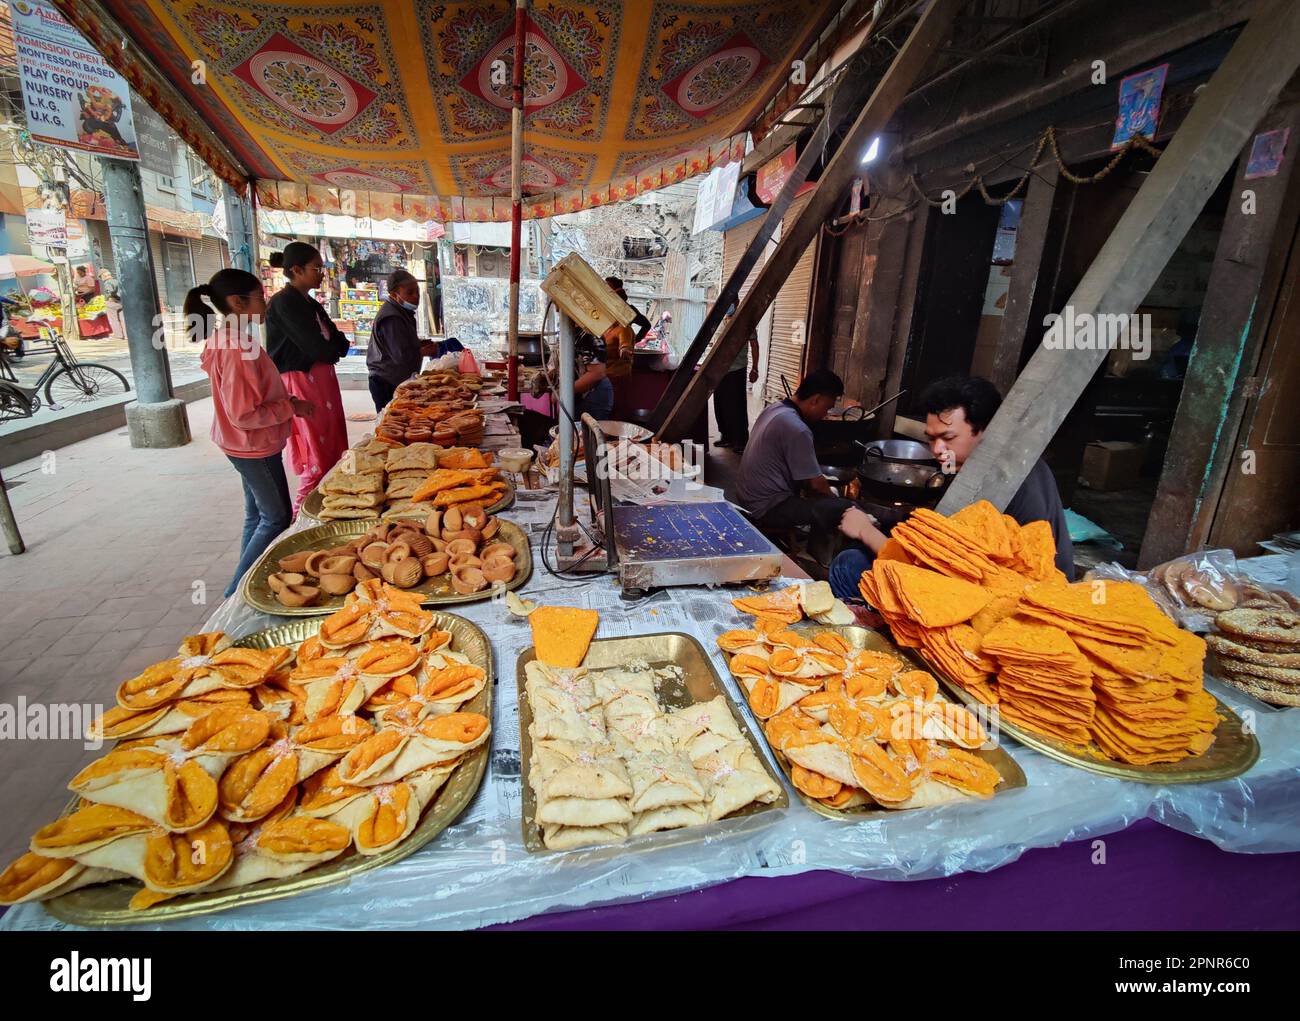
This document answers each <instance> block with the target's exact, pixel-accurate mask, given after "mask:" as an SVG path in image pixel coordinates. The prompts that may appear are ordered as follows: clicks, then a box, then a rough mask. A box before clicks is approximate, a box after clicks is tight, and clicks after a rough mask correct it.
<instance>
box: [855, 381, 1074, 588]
mask: <svg viewBox="0 0 1300 1021" xmlns="http://www.w3.org/2000/svg"><path fill="white" fill-rule="evenodd" d="M1001 405H1002V395H1001V394H1000V393H998V390H997V387H995V386H994V385H993V384H992V383H990V382H989V381H988V380H987V379H981V378H980V377H978V376H969V377H968V376H953V377H951V378H949V379H941V380H938V381H937V382H934V383H931V384H930V385H929V386H928V387H926V388H925V391H924V392H923V393H922V394H921V410H922V411H924V412H925V434H926V436H927V438H928V439H929V440H930V449H931V450H932V451H933V452H934V456H935V457H936V458H938V459H939V463H940V464H941V465H942V466H943V468H944V471H946V472H955V471H957V470H958V469H959V468H960V467H961V466H962V465H963V464H965V463H966V459H967V458H969V457H970V455H971V454H973V453H974V452H975V448H976V447H978V446H979V445H980V443H981V441H982V440H983V439H984V430H985V429H986V428H988V424H989V422H991V421H992V420H993V415H994V414H995V413H996V412H997V410H998V408H999V407H1000V406H1001ZM1006 513H1007V514H1008V515H1010V516H1011V517H1013V518H1015V520H1016V521H1017V523H1019V524H1021V525H1027V524H1029V523H1030V522H1031V521H1046V522H1047V523H1048V524H1049V525H1051V526H1052V538H1053V539H1054V540H1056V566H1057V568H1058V569H1059V570H1060V571H1061V572H1062V573H1063V574H1064V575H1065V576H1066V578H1068V579H1069V580H1070V581H1074V546H1073V544H1072V543H1071V542H1070V530H1069V528H1068V527H1067V525H1066V522H1065V508H1064V506H1062V504H1061V493H1060V491H1059V490H1058V489H1057V488H1056V479H1055V478H1053V476H1052V470H1051V469H1050V468H1048V467H1047V464H1046V462H1044V461H1043V460H1042V458H1039V460H1038V461H1037V462H1035V464H1034V466H1033V468H1031V469H1030V470H1029V475H1028V476H1027V477H1026V478H1025V481H1024V482H1022V483H1021V484H1020V488H1019V489H1018V490H1016V495H1015V496H1013V497H1012V498H1011V502H1010V503H1008V504H1007V509H1006ZM843 531H844V533H845V534H846V535H848V536H849V537H851V538H853V539H856V540H857V541H858V542H859V543H860V544H861V545H859V546H855V547H853V548H850V549H846V550H844V551H843V552H842V553H840V554H839V555H838V556H836V558H835V559H834V560H832V561H831V567H830V583H831V589H832V591H834V592H835V594H836V595H837V596H838V597H839V598H840V599H858V598H859V595H858V579H859V578H861V577H862V572H863V571H865V570H867V569H868V568H870V567H871V564H872V562H873V561H874V560H875V556H876V554H877V553H879V552H880V547H881V546H883V545H884V544H885V538H886V537H885V534H884V533H883V532H881V531H880V529H878V528H877V527H876V526H875V523H874V522H873V521H872V520H871V517H870V515H868V514H866V513H865V512H864V511H862V510H859V509H856V508H855V509H854V510H852V511H849V512H848V513H847V514H845V515H844V523H843Z"/></svg>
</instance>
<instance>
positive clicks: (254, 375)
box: [185, 269, 315, 596]
mask: <svg viewBox="0 0 1300 1021" xmlns="http://www.w3.org/2000/svg"><path fill="white" fill-rule="evenodd" d="M213 309H215V310H216V312H215V314H214V312H213ZM265 312H266V297H265V295H264V294H263V293H262V283H261V281H260V280H258V279H257V277H255V276H253V274H252V273H247V272H245V271H244V270H242V269H223V270H219V271H218V272H217V273H216V274H215V275H214V276H213V277H212V279H211V280H210V281H209V282H208V283H206V284H202V285H200V286H198V287H195V288H194V289H193V290H191V291H190V292H189V294H187V295H186V296H185V316H186V321H187V322H190V323H195V324H198V325H199V330H200V332H201V334H202V335H203V337H204V338H205V339H206V342H205V343H204V345H203V354H202V355H201V356H200V363H201V364H202V365H203V371H204V372H206V373H207V374H208V377H209V378H210V379H211V380H212V442H213V443H215V444H216V445H217V446H218V447H219V448H221V452H222V453H223V454H225V455H226V457H227V458H228V459H229V461H230V463H231V464H232V465H233V466H234V468H235V471H237V472H238V473H239V476H240V478H241V479H242V481H243V484H244V534H243V538H242V539H241V540H240V543H239V566H238V567H237V568H236V569H235V576H234V577H233V578H232V579H231V580H230V585H229V587H227V589H226V595H227V596H230V595H232V594H234V591H235V588H236V586H237V585H238V584H239V579H240V578H242V577H243V576H244V572H246V571H247V570H248V569H249V568H250V567H252V566H253V564H255V563H256V562H257V561H258V558H260V557H261V555H262V553H263V552H264V551H265V550H266V547H267V546H269V545H270V544H271V540H272V539H274V538H275V537H276V536H277V535H279V534H280V533H281V532H283V531H284V530H285V529H286V528H288V527H289V522H290V521H291V520H292V511H291V510H290V505H289V482H288V480H287V479H286V478H285V475H284V461H283V459H282V457H281V454H282V453H283V451H284V447H285V444H286V443H287V442H288V440H289V433H290V432H291V430H292V428H293V426H292V423H294V422H297V421H298V420H299V419H300V418H303V419H305V418H310V417H311V416H312V413H313V412H314V411H315V408H314V407H313V405H312V403H311V402H310V401H304V400H300V399H299V398H297V397H294V396H292V395H291V394H290V393H289V391H288V390H286V389H285V385H284V382H283V380H282V378H281V376H280V373H279V372H277V371H276V367H275V363H274V362H272V361H271V358H270V356H269V355H268V354H267V353H266V352H265V351H264V350H263V349H262V346H261V344H259V343H258V342H257V336H256V334H257V332H258V331H257V330H256V329H255V326H256V324H257V323H258V321H259V320H260V319H261V318H262V316H263V315H264V314H265Z"/></svg>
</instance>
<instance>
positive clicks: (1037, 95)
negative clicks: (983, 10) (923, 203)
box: [895, 0, 1272, 163]
mask: <svg viewBox="0 0 1300 1021" xmlns="http://www.w3.org/2000/svg"><path fill="white" fill-rule="evenodd" d="M1271 2H1272V0H1224V2H1222V3H1212V4H1202V5H1201V9H1200V10H1194V11H1189V8H1191V5H1189V4H1188V3H1187V2H1186V0H1159V3H1144V4H1141V5H1135V4H1131V3H1127V2H1125V0H1114V2H1113V3H1111V4H1110V5H1109V10H1102V9H1099V8H1098V7H1094V8H1091V9H1085V10H1083V11H1082V12H1078V16H1077V21H1078V23H1077V24H1073V23H1071V21H1069V20H1067V21H1066V22H1063V23H1061V24H1058V25H1057V26H1055V32H1056V33H1057V35H1058V36H1059V37H1060V40H1061V43H1062V44H1063V45H1064V46H1068V47H1069V48H1070V50H1072V51H1074V54H1075V55H1074V56H1073V58H1072V59H1070V61H1069V63H1068V64H1067V65H1066V66H1064V67H1061V68H1051V69H1049V70H1050V72H1051V73H1050V74H1048V75H1045V76H1040V77H1039V78H1038V79H1037V80H1035V81H1033V83H1032V84H1027V85H1025V86H1024V87H1020V88H1017V87H1016V85H1008V84H1007V82H1006V81H1005V80H1003V81H999V80H998V77H999V76H998V75H997V74H996V73H995V72H992V71H990V69H988V68H985V69H983V73H981V74H978V75H976V79H977V80H976V81H974V82H968V81H960V82H959V83H958V84H957V85H955V86H954V87H953V92H954V94H955V95H957V96H958V97H960V98H961V99H964V100H965V103H962V104H961V105H969V106H970V108H971V112H969V113H964V112H958V113H957V114H956V115H955V116H953V115H951V114H948V115H945V116H944V117H943V122H942V123H941V124H940V125H939V126H938V127H936V129H935V130H933V131H930V132H929V133H927V134H924V135H921V136H919V137H915V138H912V139H910V140H909V141H908V142H907V144H906V145H905V146H904V147H903V148H902V150H901V151H900V152H899V153H898V154H897V155H896V157H895V158H896V159H898V160H902V161H904V162H907V163H913V162H916V161H917V160H918V157H920V156H921V154H922V153H927V152H930V151H931V150H933V149H938V148H941V147H947V146H950V145H952V143H953V142H955V141H956V140H957V139H960V138H965V137H967V136H969V135H973V134H975V133H976V132H982V131H984V130H985V129H987V128H990V127H992V126H994V125H998V124H1001V123H1002V122H1004V121H1008V120H1013V119H1015V118H1018V117H1021V116H1024V115H1025V114H1027V113H1029V112H1030V111H1033V110H1035V109H1037V108H1038V107H1041V106H1045V105H1047V104H1048V103H1052V102H1055V101H1056V100H1059V99H1062V98H1065V97H1067V96H1070V95H1072V94H1074V93H1077V92H1080V91H1086V90H1087V89H1089V88H1091V87H1092V76H1093V74H1094V73H1095V70H1094V67H1093V62H1094V61H1095V60H1098V59H1101V60H1104V61H1105V63H1106V68H1107V76H1108V79H1109V80H1110V81H1112V82H1115V81H1118V76H1119V75H1120V74H1122V73H1123V72H1126V71H1127V70H1130V69H1132V68H1136V67H1139V66H1140V65H1142V64H1146V63H1148V62H1150V61H1152V60H1154V59H1155V58H1157V57H1159V56H1162V55H1164V54H1166V53H1173V52H1174V51H1176V50H1180V49H1182V48H1183V47H1184V46H1190V45H1192V44H1194V43H1197V42H1199V41H1200V40H1202V39H1204V38H1206V37H1207V36H1210V35H1213V34H1214V33H1216V32H1221V31H1222V30H1223V29H1225V28H1229V27H1231V26H1232V25H1236V24H1240V23H1241V22H1243V21H1246V20H1248V19H1249V18H1250V17H1252V16H1253V15H1254V14H1255V13H1256V12H1257V11H1259V10H1263V9H1264V8H1265V7H1267V6H1268V4H1269V3H1271ZM1184 12H1188V13H1184ZM1117 18H1123V19H1124V22H1125V28H1124V31H1123V32H1122V33H1117V32H1116V31H1115V27H1114V24H1115V23H1114V20H1113V19H1117ZM1135 19H1141V21H1142V24H1141V25H1135V24H1134V21H1135ZM1093 34H1095V36H1096V41H1100V40H1102V39H1106V38H1110V37H1114V36H1117V35H1118V36H1119V37H1120V38H1122V40H1123V41H1122V42H1121V43H1120V44H1119V45H1117V46H1115V45H1106V46H1100V45H1090V43H1091V42H1093V41H1094V40H1092V39H1090V38H1089V37H1090V35H1093ZM1076 46H1077V47H1078V48H1077V49H1076ZM1007 74H1008V75H1011V74H1014V72H1008V73H1007ZM1017 84H1019V83H1017ZM1108 88H1109V89H1110V92H1111V94H1112V95H1113V94H1114V89H1115V87H1114V85H1113V84H1112V85H1111V86H1108ZM980 89H984V90H987V91H988V94H989V100H988V101H987V102H981V101H980V100H981V99H982V97H981V96H980V92H979V91H977V90H980ZM1012 89H1015V91H1011V90H1012ZM944 100H945V97H943V96H942V93H941V94H940V95H939V96H938V97H935V96H932V97H931V98H930V101H929V104H930V107H931V109H937V110H944V109H949V108H947V107H945V106H944V105H943V103H944ZM912 112H913V111H912V106H911V102H910V97H909V103H908V105H907V106H906V107H904V109H903V114H904V115H905V116H909V118H910V116H911V114H912ZM982 144H985V145H986V143H982Z"/></svg>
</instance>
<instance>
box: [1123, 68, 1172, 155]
mask: <svg viewBox="0 0 1300 1021" xmlns="http://www.w3.org/2000/svg"><path fill="white" fill-rule="evenodd" d="M1168 72H1169V65H1168V64H1161V65H1160V66H1159V67H1153V68H1151V69H1150V70H1148V71H1139V72H1138V73H1137V74H1131V75H1129V76H1128V77H1127V78H1125V79H1124V80H1123V81H1121V82H1120V83H1119V114H1118V116H1117V117H1116V118H1115V137H1114V138H1113V139H1111V143H1110V147H1111V148H1112V149H1121V148H1123V147H1124V145H1125V143H1127V142H1128V141H1129V140H1131V139H1134V138H1137V137H1138V136H1139V135H1141V136H1142V137H1143V138H1155V137H1156V128H1158V127H1159V126H1160V100H1161V97H1162V96H1163V95H1164V92H1165V75H1166V74H1167V73H1168Z"/></svg>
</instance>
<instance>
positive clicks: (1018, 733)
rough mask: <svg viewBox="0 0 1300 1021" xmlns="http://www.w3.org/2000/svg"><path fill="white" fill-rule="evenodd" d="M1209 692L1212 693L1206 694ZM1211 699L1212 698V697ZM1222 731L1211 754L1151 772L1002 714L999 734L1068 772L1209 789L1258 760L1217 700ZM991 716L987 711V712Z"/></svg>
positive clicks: (968, 702)
mask: <svg viewBox="0 0 1300 1021" xmlns="http://www.w3.org/2000/svg"><path fill="white" fill-rule="evenodd" d="M926 669H928V670H929V671H931V672H932V673H933V674H934V675H935V676H936V677H938V678H939V679H940V680H941V681H942V682H943V686H944V687H945V688H947V689H948V691H949V692H951V693H952V694H953V695H954V696H955V697H956V698H958V699H960V700H961V702H962V704H963V705H965V706H967V707H968V708H974V707H976V706H984V703H983V702H981V701H980V700H979V699H977V698H976V697H975V696H974V695H972V694H971V693H970V692H968V691H967V690H966V689H965V688H963V687H962V686H961V685H960V684H958V683H957V682H956V681H954V680H952V679H951V678H949V677H948V675H947V674H945V673H944V672H943V670H942V669H941V668H940V667H937V666H934V665H932V664H930V663H929V661H928V660H927V661H926ZM1206 690H1207V691H1208V690H1209V689H1208V688H1207V689H1206ZM1210 694H1211V695H1213V694H1214V692H1212V691H1211V692H1210ZM1214 701H1215V702H1216V703H1217V704H1218V713H1219V725H1218V726H1217V727H1216V728H1215V729H1214V744H1212V745H1211V746H1210V748H1209V750H1208V751H1206V752H1203V753H1202V754H1200V755H1196V756H1193V757H1191V758H1186V759H1183V760H1182V761H1181V762H1161V763H1157V764H1155V765H1152V766H1135V765H1131V764H1129V763H1127V762H1116V761H1115V760H1114V759H1109V758H1107V757H1106V756H1105V755H1104V754H1103V753H1102V751H1101V749H1100V748H1098V747H1097V746H1096V745H1094V744H1088V745H1079V744H1072V743H1071V742H1069V741H1062V740H1061V739H1060V738H1055V737H1048V736H1047V735H1045V734H1035V733H1034V732H1033V731H1032V730H1026V729H1025V728H1024V727H1021V726H1017V725H1016V724H1014V723H1012V722H1011V721H1010V720H1008V719H1007V718H1006V717H1005V716H1003V715H1001V714H1000V713H999V714H998V728H999V729H1000V730H1002V731H1003V732H1004V733H1006V734H1009V735H1010V736H1011V737H1013V738H1015V739H1016V740H1017V741H1019V742H1020V743H1021V744H1022V745H1024V746H1025V747H1027V748H1033V749H1034V750H1035V751H1039V752H1042V753H1043V754H1044V755H1046V756H1047V757H1048V758H1051V759H1056V761H1057V762H1064V763H1065V764H1066V765H1068V766H1078V767H1079V768H1080V769H1086V770H1088V771H1089V772H1092V773H1100V774H1101V775H1102V776H1110V777H1114V778H1115V779H1117V780H1136V781H1137V782H1138V783H1159V784H1170V783H1211V782H1213V781H1216V780H1230V779H1232V778H1233V777H1234V776H1240V775H1241V774H1242V773H1244V772H1246V770H1248V769H1250V767H1251V766H1253V765H1254V764H1255V761H1256V760H1257V759H1258V758H1259V738H1257V737H1256V736H1255V735H1254V734H1252V733H1250V732H1248V731H1247V730H1246V728H1245V726H1244V725H1243V724H1242V722H1241V717H1240V716H1238V715H1237V714H1236V713H1235V712H1233V711H1232V709H1231V708H1230V707H1229V706H1226V705H1224V704H1223V702H1221V701H1220V700H1219V699H1218V698H1215V700H1214ZM984 708H985V709H986V710H987V708H988V707H987V706H985V707H984Z"/></svg>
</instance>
